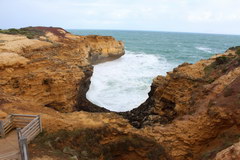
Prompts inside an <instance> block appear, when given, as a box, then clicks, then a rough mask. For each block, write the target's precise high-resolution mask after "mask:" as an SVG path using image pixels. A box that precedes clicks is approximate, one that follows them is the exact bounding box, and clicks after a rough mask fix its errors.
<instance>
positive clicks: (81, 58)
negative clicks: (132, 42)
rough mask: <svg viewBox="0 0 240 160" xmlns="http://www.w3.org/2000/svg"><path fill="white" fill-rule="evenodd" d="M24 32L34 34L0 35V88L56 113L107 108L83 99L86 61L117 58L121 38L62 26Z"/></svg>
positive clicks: (87, 80)
mask: <svg viewBox="0 0 240 160" xmlns="http://www.w3.org/2000/svg"><path fill="white" fill-rule="evenodd" d="M20 31H21V30H20ZM27 31H28V32H27ZM39 32H40V33H41V34H40V33H39ZM21 33H22V32H21ZM23 33H25V34H26V33H27V34H28V36H29V34H30V33H31V35H32V36H36V37H35V39H29V38H27V37H26V36H24V35H19V34H17V35H11V34H0V40H1V43H0V74H1V77H0V85H1V92H3V93H5V94H8V95H11V96H17V97H21V98H23V99H24V100H31V101H34V102H36V103H39V104H41V105H43V106H46V107H50V108H53V109H55V110H57V111H60V112H72V111H74V110H86V111H90V110H92V111H107V110H106V109H103V108H99V107H97V106H95V105H94V104H92V103H91V102H89V101H88V100H87V99H86V92H87V90H88V87H89V84H90V78H91V75H92V72H93V67H92V66H91V65H92V64H96V63H100V62H104V61H107V60H110V59H115V58H118V57H120V56H122V55H123V54H124V45H123V43H122V42H120V41H117V40H115V39H114V38H113V37H109V36H94V35H92V36H75V35H72V34H70V33H68V32H67V31H65V30H63V29H61V28H47V27H31V28H26V29H24V32H23ZM37 33H38V34H37Z"/></svg>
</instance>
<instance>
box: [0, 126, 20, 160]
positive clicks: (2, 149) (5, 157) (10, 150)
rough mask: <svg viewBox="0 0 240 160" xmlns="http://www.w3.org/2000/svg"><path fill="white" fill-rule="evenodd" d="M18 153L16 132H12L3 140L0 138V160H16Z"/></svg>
mask: <svg viewBox="0 0 240 160" xmlns="http://www.w3.org/2000/svg"><path fill="white" fill-rule="evenodd" d="M19 153H20V152H19V146H18V139H17V132H16V131H12V132H11V133H9V134H8V135H7V136H6V137H5V138H0V160H10V159H11V160H18V159H20V154H19Z"/></svg>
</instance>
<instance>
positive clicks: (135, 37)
mask: <svg viewBox="0 0 240 160" xmlns="http://www.w3.org/2000/svg"><path fill="white" fill-rule="evenodd" d="M68 31H69V32H71V33H73V34H76V35H107V36H113V37H115V38H116V39H117V40H121V41H123V42H124V43H125V50H126V54H125V55H124V56H122V57H121V58H119V59H117V60H114V61H111V62H105V63H102V64H97V65H95V66H94V72H93V76H92V78H91V85H90V88H89V91H88V92H87V98H88V100H90V101H91V102H92V103H94V104H96V105H99V106H101V107H104V108H107V109H109V110H111V111H129V110H131V109H133V108H136V107H138V106H139V105H140V104H142V103H143V102H144V101H145V100H146V99H147V98H148V92H149V91H150V86H151V83H152V80H153V78H155V77H156V76H157V75H166V72H169V71H172V69H173V68H175V67H177V66H178V65H180V64H182V63H184V62H188V63H195V62H197V61H199V60H201V59H207V58H209V57H211V56H212V55H214V54H217V53H223V52H224V51H226V50H227V49H228V48H230V47H232V46H238V45H240V35H217V34H199V33H175V32H155V31H117V30H112V31H111V30H68Z"/></svg>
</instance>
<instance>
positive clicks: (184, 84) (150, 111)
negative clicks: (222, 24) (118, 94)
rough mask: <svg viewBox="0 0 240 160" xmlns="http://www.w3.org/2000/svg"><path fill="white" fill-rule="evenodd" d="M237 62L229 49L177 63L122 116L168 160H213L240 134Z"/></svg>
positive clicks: (239, 90)
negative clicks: (162, 150)
mask: <svg viewBox="0 0 240 160" xmlns="http://www.w3.org/2000/svg"><path fill="white" fill-rule="evenodd" d="M239 62H240V56H239V55H238V54H236V49H229V50H228V51H226V53H224V54H222V55H217V56H213V57H211V58H210V59H209V60H201V61H199V62H197V63H195V64H182V65H180V66H179V67H177V68H175V69H174V70H173V72H169V73H168V74H167V76H166V77H163V76H158V77H157V78H155V79H154V81H153V85H152V90H151V92H150V93H149V98H148V99H147V101H146V102H145V103H143V104H142V105H141V106H140V107H139V108H136V109H134V110H132V111H130V112H127V113H122V114H123V115H124V116H125V117H126V118H128V119H129V121H130V123H132V125H133V126H135V127H137V128H142V130H144V133H145V134H148V135H149V136H150V137H154V138H155V139H156V141H158V142H159V143H160V144H161V145H162V146H163V147H164V148H165V149H166V152H167V153H168V154H170V155H171V156H172V157H173V159H177V160H185V159H212V158H214V156H215V155H216V153H218V152H219V151H221V150H222V149H224V148H226V147H228V146H229V145H231V144H233V143H236V142H237V141H238V137H239V135H240V130H239V124H240V123H239V122H240V119H239V113H240V108H239V94H238V93H239V92H240V88H239V84H240V63H239Z"/></svg>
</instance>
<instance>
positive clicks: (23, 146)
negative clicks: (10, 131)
mask: <svg viewBox="0 0 240 160" xmlns="http://www.w3.org/2000/svg"><path fill="white" fill-rule="evenodd" d="M19 143H20V153H21V159H22V160H29V157H28V144H27V138H21V139H20V141H19Z"/></svg>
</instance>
